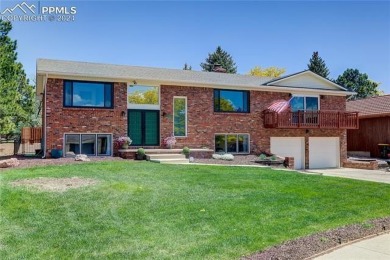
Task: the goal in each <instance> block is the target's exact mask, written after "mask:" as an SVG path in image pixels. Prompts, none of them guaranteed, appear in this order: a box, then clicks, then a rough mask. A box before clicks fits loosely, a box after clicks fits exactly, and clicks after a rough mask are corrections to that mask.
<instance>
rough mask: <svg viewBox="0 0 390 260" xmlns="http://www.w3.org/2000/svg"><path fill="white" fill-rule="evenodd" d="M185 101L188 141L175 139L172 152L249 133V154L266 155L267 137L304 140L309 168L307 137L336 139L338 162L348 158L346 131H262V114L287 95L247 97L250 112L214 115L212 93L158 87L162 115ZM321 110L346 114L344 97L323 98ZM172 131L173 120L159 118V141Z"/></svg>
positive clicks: (190, 89) (212, 143) (274, 93)
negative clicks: (219, 136)
mask: <svg viewBox="0 0 390 260" xmlns="http://www.w3.org/2000/svg"><path fill="white" fill-rule="evenodd" d="M174 96H186V97H187V108H188V113H187V120H188V121H187V124H188V125H187V137H183V138H180V137H179V138H176V140H177V144H176V146H175V148H181V147H184V146H189V147H192V148H201V147H204V146H207V147H209V148H211V149H213V148H214V135H215V134H216V133H248V134H250V149H251V152H252V153H260V152H261V151H266V152H269V150H270V137H271V136H272V137H305V150H306V153H305V166H306V168H308V167H309V159H310V158H309V152H308V150H309V137H310V136H313V137H339V138H340V157H341V158H340V159H341V161H343V160H345V159H346V158H347V151H346V147H347V146H346V130H334V129H309V130H308V131H306V129H271V128H264V124H263V113H262V112H263V111H264V110H265V109H266V108H267V107H269V106H270V105H271V104H272V103H273V102H274V101H275V100H280V99H284V100H288V99H289V98H290V97H289V93H277V92H259V91H251V93H250V111H251V113H248V114H233V113H220V112H214V107H213V89H210V88H199V87H178V86H162V87H161V113H165V114H167V115H173V110H172V106H173V97H174ZM320 107H321V109H323V110H339V111H345V97H338V96H322V97H321V99H320ZM172 131H173V122H172V117H169V116H168V117H162V119H161V137H162V139H163V138H164V137H167V136H169V135H170V134H171V133H172Z"/></svg>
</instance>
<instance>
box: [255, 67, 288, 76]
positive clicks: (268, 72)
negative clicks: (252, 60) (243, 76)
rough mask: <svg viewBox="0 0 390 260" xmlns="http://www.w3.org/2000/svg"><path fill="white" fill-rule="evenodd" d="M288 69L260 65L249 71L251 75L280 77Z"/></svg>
mask: <svg viewBox="0 0 390 260" xmlns="http://www.w3.org/2000/svg"><path fill="white" fill-rule="evenodd" d="M285 72H286V70H285V69H283V68H278V67H268V68H264V69H262V68H261V67H259V66H256V67H254V68H253V69H251V70H250V71H249V75H252V76H257V77H272V78H277V77H280V76H281V75H282V74H283V73H285Z"/></svg>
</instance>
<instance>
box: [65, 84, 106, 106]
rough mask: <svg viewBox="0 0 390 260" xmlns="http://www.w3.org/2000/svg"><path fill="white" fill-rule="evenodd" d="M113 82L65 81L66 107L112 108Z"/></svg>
mask: <svg viewBox="0 0 390 260" xmlns="http://www.w3.org/2000/svg"><path fill="white" fill-rule="evenodd" d="M112 92H113V84H112V83H103V82H87V81H70V80H65V81H64V106H65V107H101V108H112V107H113V101H112V96H113V95H112Z"/></svg>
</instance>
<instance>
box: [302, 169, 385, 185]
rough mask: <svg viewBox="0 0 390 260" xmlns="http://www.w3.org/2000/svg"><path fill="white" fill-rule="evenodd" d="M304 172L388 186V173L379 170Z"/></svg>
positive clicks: (320, 170) (319, 170)
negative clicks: (386, 184)
mask: <svg viewBox="0 0 390 260" xmlns="http://www.w3.org/2000/svg"><path fill="white" fill-rule="evenodd" d="M306 172H309V173H310V172H311V173H317V174H322V175H324V176H334V177H342V178H349V179H355V180H363V181H373V182H381V183H388V184H390V172H386V171H379V170H361V169H351V168H339V169H318V170H307V171H306Z"/></svg>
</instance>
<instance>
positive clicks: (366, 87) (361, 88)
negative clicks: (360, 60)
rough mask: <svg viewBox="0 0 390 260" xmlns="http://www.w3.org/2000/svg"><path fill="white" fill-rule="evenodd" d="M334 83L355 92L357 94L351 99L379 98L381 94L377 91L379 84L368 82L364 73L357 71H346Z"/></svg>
mask: <svg viewBox="0 0 390 260" xmlns="http://www.w3.org/2000/svg"><path fill="white" fill-rule="evenodd" d="M335 82H336V83H337V84H339V85H341V86H343V87H345V88H347V89H348V90H350V91H354V92H356V93H357V94H356V95H355V96H353V97H352V99H361V98H366V97H372V96H379V95H381V94H382V93H383V92H382V91H381V90H379V89H378V86H379V83H377V82H375V81H372V80H370V79H369V78H368V75H367V74H366V73H360V72H359V70H357V69H346V70H345V71H344V73H343V74H342V75H340V76H338V78H337V79H336V81H335Z"/></svg>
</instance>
